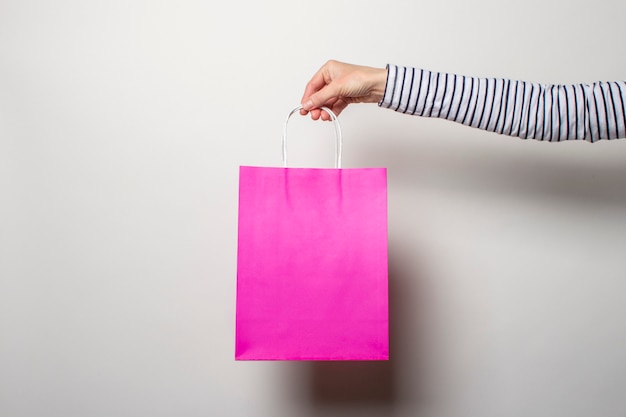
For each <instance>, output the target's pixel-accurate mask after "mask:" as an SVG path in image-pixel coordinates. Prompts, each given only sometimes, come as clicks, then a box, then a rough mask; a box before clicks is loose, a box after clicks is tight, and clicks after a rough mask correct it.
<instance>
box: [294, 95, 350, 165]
mask: <svg viewBox="0 0 626 417" xmlns="http://www.w3.org/2000/svg"><path fill="white" fill-rule="evenodd" d="M301 108H302V106H296V107H295V108H294V109H293V110H291V112H289V116H287V120H285V128H284V129H283V167H284V168H287V122H289V118H291V116H292V115H293V114H294V113H295V112H297V111H299V110H300V109H301ZM321 109H322V110H324V111H325V112H326V113H328V114H329V115H330V118H331V119H332V121H333V125H334V127H335V168H341V148H342V146H343V140H342V138H341V127H340V126H339V120H338V119H337V116H336V115H335V113H333V112H332V111H331V110H330V109H329V108H328V107H321Z"/></svg>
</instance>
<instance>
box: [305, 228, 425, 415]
mask: <svg viewBox="0 0 626 417" xmlns="http://www.w3.org/2000/svg"><path fill="white" fill-rule="evenodd" d="M396 249H397V248H396V245H394V244H393V242H392V241H391V240H390V248H389V319H390V323H389V325H390V326H389V333H390V336H389V337H390V354H389V357H390V359H389V361H371V362H369V361H358V362H349V361H346V362H343V361H337V362H310V363H309V364H308V365H309V367H308V369H307V371H308V372H309V383H310V385H309V393H310V401H311V405H312V406H313V408H323V409H325V410H326V411H329V409H332V408H335V407H336V408H338V409H339V408H340V409H341V410H343V411H344V412H346V411H348V410H349V409H355V410H356V409H361V408H362V407H364V406H369V407H372V406H373V407H374V408H385V409H392V408H393V407H394V406H395V405H396V404H397V403H398V401H399V400H400V393H401V392H403V391H406V390H407V389H408V390H410V391H411V393H412V395H411V396H412V398H413V399H416V398H419V395H420V385H419V384H418V383H417V382H416V381H414V380H412V378H413V379H415V378H417V376H416V375H401V374H402V371H403V370H405V369H415V363H416V361H419V360H420V352H419V349H415V348H414V345H415V343H414V341H415V339H416V338H418V337H419V335H416V334H415V332H416V331H417V329H418V328H419V326H416V323H417V322H419V321H420V320H413V318H414V317H416V316H419V315H420V314H421V311H422V309H423V308H424V307H426V305H425V304H423V303H422V302H421V301H422V300H423V299H424V298H425V297H426V294H424V293H422V292H421V291H420V290H419V286H420V276H419V273H418V272H416V271H415V270H414V267H413V265H414V263H411V264H409V263H408V261H406V260H407V259H410V260H412V261H411V262H414V259H415V257H414V256H412V257H408V258H406V257H403V256H402V255H401V254H400V253H398V251H397V250H396ZM416 294H417V295H418V297H417V299H416V297H415V295H416ZM401 384H402V385H404V384H408V385H411V387H403V386H401Z"/></svg>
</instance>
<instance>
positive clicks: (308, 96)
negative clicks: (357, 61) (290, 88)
mask: <svg viewBox="0 0 626 417" xmlns="http://www.w3.org/2000/svg"><path fill="white" fill-rule="evenodd" d="M386 83H387V69H385V68H372V67H364V66H360V65H352V64H346V63H343V62H338V61H328V62H327V63H326V64H324V66H322V68H320V69H319V70H318V71H317V73H315V75H314V76H313V78H311V81H309V83H308V84H307V85H306V88H305V90H304V95H303V96H302V101H301V103H302V109H301V110H300V114H302V115H303V116H304V115H306V114H307V113H311V118H312V119H313V120H318V119H320V118H321V119H322V120H330V115H329V114H328V113H327V112H325V111H323V110H321V109H320V107H322V106H325V107H328V108H329V109H330V110H332V111H333V113H335V114H336V115H339V113H341V112H342V111H343V109H345V108H346V107H347V106H348V104H350V103H378V102H379V101H380V100H382V98H383V95H384V94H385V85H386Z"/></svg>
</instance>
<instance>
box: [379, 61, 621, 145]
mask: <svg viewBox="0 0 626 417" xmlns="http://www.w3.org/2000/svg"><path fill="white" fill-rule="evenodd" d="M387 68H388V75H387V85H386V88H385V94H384V96H383V99H382V100H381V101H380V103H379V105H380V106H381V107H386V108H390V109H393V110H395V111H398V112H401V113H407V114H411V115H417V116H425V117H438V118H442V119H446V120H450V121H454V122H457V123H461V124H464V125H467V126H471V127H475V128H478V129H483V130H487V131H489V132H496V133H499V134H503V135H508V136H516V137H520V138H523V139H536V140H545V141H550V142H559V141H563V140H586V141H588V142H596V141H598V140H600V139H618V138H624V137H626V109H625V104H626V82H625V81H614V82H596V83H593V84H573V85H550V84H537V83H531V82H527V81H512V80H507V79H499V78H477V77H468V76H461V75H456V74H447V73H441V72H433V71H427V70H423V69H417V68H411V67H402V66H396V65H388V66H387Z"/></svg>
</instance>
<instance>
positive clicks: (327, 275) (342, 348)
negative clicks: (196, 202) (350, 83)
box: [235, 107, 389, 360]
mask: <svg viewBox="0 0 626 417" xmlns="http://www.w3.org/2000/svg"><path fill="white" fill-rule="evenodd" d="M297 110H299V107H296V108H295V109H294V110H293V111H292V112H291V113H290V114H289V116H288V117H287V121H286V122H285V131H284V133H283V167H252V166H241V167H240V171H239V223H238V253H237V298H236V341H235V345H236V346H235V359H236V360H386V359H389V337H388V333H389V327H388V266H387V263H388V259H387V173H386V169H385V168H349V169H342V168H340V166H341V129H340V127H339V122H338V120H337V118H336V116H335V115H334V114H332V112H331V111H330V110H329V109H325V110H326V111H327V112H329V114H330V115H331V117H332V119H333V123H334V126H335V134H336V144H337V149H336V167H335V168H287V141H286V131H287V122H288V121H289V117H290V116H291V115H292V114H293V113H294V112H296V111H297Z"/></svg>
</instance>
